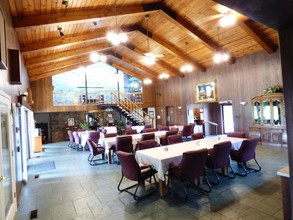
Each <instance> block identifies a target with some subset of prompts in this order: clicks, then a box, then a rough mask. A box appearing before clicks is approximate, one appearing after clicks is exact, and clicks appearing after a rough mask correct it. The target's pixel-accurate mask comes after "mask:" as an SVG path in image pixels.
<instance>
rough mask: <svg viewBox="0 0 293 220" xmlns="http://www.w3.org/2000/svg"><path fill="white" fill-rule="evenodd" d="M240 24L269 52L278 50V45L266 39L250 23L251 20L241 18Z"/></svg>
mask: <svg viewBox="0 0 293 220" xmlns="http://www.w3.org/2000/svg"><path fill="white" fill-rule="evenodd" d="M237 23H238V25H239V26H240V27H241V28H242V29H243V30H244V31H245V32H246V33H247V34H248V35H249V36H250V37H251V38H252V39H253V40H255V41H256V42H257V43H258V44H259V45H260V46H261V47H262V48H263V49H264V50H265V51H266V52H267V53H268V54H272V53H274V52H275V51H276V49H277V48H276V47H275V46H273V45H271V44H270V43H268V42H267V40H266V39H264V38H263V37H262V36H261V35H260V34H259V33H258V32H257V31H256V30H254V28H253V27H252V26H251V25H250V23H249V20H246V21H243V20H239V21H238V22H237Z"/></svg>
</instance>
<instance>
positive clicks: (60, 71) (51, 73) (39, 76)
mask: <svg viewBox="0 0 293 220" xmlns="http://www.w3.org/2000/svg"><path fill="white" fill-rule="evenodd" d="M92 63H93V62H91V61H85V62H84V63H78V64H75V65H72V66H67V67H64V68H61V69H57V70H52V71H49V72H46V73H42V74H40V75H36V76H32V77H30V81H36V80H40V79H44V78H47V77H51V76H53V75H57V74H60V73H64V72H67V71H71V70H74V69H78V68H79V67H80V66H81V64H82V65H84V66H88V65H90V64H92Z"/></svg>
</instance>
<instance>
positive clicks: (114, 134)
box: [104, 133, 117, 138]
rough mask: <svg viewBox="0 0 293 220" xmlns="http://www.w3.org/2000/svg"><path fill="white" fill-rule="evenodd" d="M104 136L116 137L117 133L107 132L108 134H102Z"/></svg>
mask: <svg viewBox="0 0 293 220" xmlns="http://www.w3.org/2000/svg"><path fill="white" fill-rule="evenodd" d="M104 137H105V138H109V137H117V133H108V134H104Z"/></svg>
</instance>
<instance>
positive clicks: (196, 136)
mask: <svg viewBox="0 0 293 220" xmlns="http://www.w3.org/2000/svg"><path fill="white" fill-rule="evenodd" d="M203 138H204V135H203V133H202V132H198V133H195V134H192V135H191V139H192V140H198V139H203Z"/></svg>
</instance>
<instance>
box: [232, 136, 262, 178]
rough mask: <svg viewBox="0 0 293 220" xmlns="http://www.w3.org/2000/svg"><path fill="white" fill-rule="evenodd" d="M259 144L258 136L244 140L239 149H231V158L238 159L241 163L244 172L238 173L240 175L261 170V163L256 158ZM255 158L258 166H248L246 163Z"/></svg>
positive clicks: (239, 163)
mask: <svg viewBox="0 0 293 220" xmlns="http://www.w3.org/2000/svg"><path fill="white" fill-rule="evenodd" d="M257 144H258V138H253V139H248V140H244V141H243V142H242V144H241V146H240V148H239V150H231V151H230V156H231V159H232V160H234V161H236V162H237V163H238V165H240V166H241V167H242V168H243V170H244V172H243V173H236V174H237V175H240V176H246V175H247V174H248V173H251V172H254V171H255V172H258V171H260V170H261V167H260V165H259V163H258V162H257V161H256V159H255V150H256V146H257ZM252 159H253V160H254V161H255V163H256V165H257V168H250V167H247V165H246V163H247V162H248V161H250V160H252Z"/></svg>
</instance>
